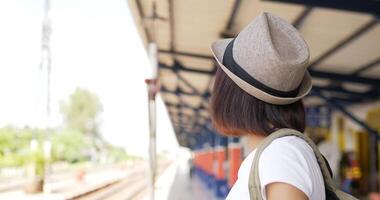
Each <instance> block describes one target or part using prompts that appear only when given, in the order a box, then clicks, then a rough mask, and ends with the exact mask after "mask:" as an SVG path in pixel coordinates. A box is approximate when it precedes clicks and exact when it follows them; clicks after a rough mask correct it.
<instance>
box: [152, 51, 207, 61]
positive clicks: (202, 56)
mask: <svg viewBox="0 0 380 200" xmlns="http://www.w3.org/2000/svg"><path fill="white" fill-rule="evenodd" d="M158 53H166V54H171V55H177V56H188V57H193V58H200V59H213V57H212V56H209V55H203V54H196V53H189V52H180V51H170V50H165V49H159V50H158Z"/></svg>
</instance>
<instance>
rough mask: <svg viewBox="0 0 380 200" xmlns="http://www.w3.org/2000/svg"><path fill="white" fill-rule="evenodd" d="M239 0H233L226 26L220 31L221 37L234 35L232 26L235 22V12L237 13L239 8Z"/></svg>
mask: <svg viewBox="0 0 380 200" xmlns="http://www.w3.org/2000/svg"><path fill="white" fill-rule="evenodd" d="M240 4H241V0H235V2H234V5H233V7H232V11H231V15H230V17H229V19H228V22H227V25H226V28H225V29H224V31H223V32H222V34H221V35H222V37H228V38H229V37H234V34H233V32H232V28H233V25H234V22H235V18H236V16H237V14H238V13H239V8H240Z"/></svg>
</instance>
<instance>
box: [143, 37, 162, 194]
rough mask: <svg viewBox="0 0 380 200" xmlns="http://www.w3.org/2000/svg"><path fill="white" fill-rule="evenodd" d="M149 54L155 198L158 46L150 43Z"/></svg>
mask: <svg viewBox="0 0 380 200" xmlns="http://www.w3.org/2000/svg"><path fill="white" fill-rule="evenodd" d="M149 55H150V58H151V62H152V76H151V77H150V78H149V79H146V80H145V83H146V84H147V86H148V112H149V150H148V151H149V196H150V199H151V200H154V191H155V187H154V185H155V181H156V168H157V160H156V94H157V92H158V91H159V86H158V83H157V47H156V44H150V45H149Z"/></svg>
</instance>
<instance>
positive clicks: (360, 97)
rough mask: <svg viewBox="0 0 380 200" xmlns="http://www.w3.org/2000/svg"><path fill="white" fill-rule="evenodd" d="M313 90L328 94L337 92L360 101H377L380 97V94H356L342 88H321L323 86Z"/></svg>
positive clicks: (314, 87) (315, 87)
mask: <svg viewBox="0 0 380 200" xmlns="http://www.w3.org/2000/svg"><path fill="white" fill-rule="evenodd" d="M313 89H316V90H322V91H328V92H335V93H339V94H342V95H345V96H347V97H352V98H359V99H376V98H378V96H379V95H380V94H374V93H372V92H354V91H349V90H346V89H344V88H342V87H333V86H324V87H321V86H316V85H314V86H313Z"/></svg>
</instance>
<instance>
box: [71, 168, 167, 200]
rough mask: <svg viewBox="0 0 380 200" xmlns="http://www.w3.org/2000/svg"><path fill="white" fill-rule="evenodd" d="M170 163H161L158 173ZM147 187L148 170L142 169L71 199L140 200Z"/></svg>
mask: <svg viewBox="0 0 380 200" xmlns="http://www.w3.org/2000/svg"><path fill="white" fill-rule="evenodd" d="M169 164H170V163H162V164H160V165H159V166H158V169H157V174H158V175H160V174H161V173H162V172H163V171H164V170H165V169H166V168H167V167H168V165H169ZM147 187H148V176H147V172H146V170H143V169H141V170H138V171H136V172H134V173H132V174H131V175H129V176H128V177H126V178H124V179H122V180H118V181H115V182H113V183H110V184H107V185H105V186H103V187H100V188H97V189H95V190H93V191H89V192H87V193H85V194H82V195H79V196H77V197H74V198H71V200H139V199H142V197H143V196H144V193H146V190H147Z"/></svg>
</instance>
